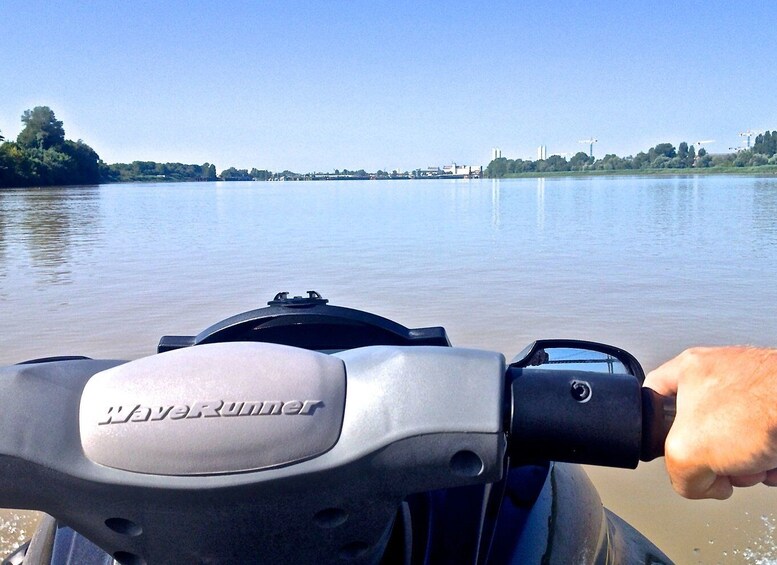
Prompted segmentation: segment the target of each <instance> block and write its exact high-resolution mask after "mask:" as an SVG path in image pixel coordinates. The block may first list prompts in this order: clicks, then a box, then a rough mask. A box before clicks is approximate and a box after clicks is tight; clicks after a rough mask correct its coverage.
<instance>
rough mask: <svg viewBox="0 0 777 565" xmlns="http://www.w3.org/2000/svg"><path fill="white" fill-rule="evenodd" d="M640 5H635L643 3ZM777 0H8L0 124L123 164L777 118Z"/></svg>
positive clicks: (415, 161)
mask: <svg viewBox="0 0 777 565" xmlns="http://www.w3.org/2000/svg"><path fill="white" fill-rule="evenodd" d="M631 4H633V5H631ZM775 22H777V2H773V1H763V2H761V1H751V2H731V1H730V0H729V1H726V2H717V1H707V2H667V1H663V0H659V1H654V2H650V3H646V2H638V3H637V2H633V3H628V2H623V1H619V2H615V1H599V2H595V1H590V2H571V1H556V2H540V1H536V2H501V1H494V2H458V1H448V2H416V1H407V2H406V1H398V0H392V1H385V2H359V1H338V0H334V1H313V0H310V1H308V2H299V1H294V0H287V1H282V2H281V1H279V2H274V1H273V2H258V1H257V2H249V1H245V2H234V1H229V0H225V1H221V2H194V1H193V2H182V1H173V0H161V1H160V0H156V1H153V2H146V1H130V2H126V1H122V2H111V1H98V0H95V1H93V2H78V1H71V2H49V1H46V2H41V1H37V0H33V1H30V0H0V130H2V133H3V134H4V135H5V136H6V137H15V136H16V135H17V134H18V132H19V130H20V128H21V123H20V121H19V117H20V115H21V113H22V112H23V111H24V110H25V109H28V108H32V107H34V106H36V105H48V106H50V107H51V108H52V109H53V110H54V111H55V112H56V114H57V117H58V118H59V119H61V120H63V121H64V123H65V131H66V134H67V137H68V138H72V139H77V138H82V139H84V141H86V142H87V143H89V144H90V145H92V147H94V149H95V150H97V152H98V153H99V154H100V156H101V157H102V158H103V159H104V160H105V161H107V162H109V163H114V162H129V161H132V160H136V159H138V160H155V161H181V162H185V163H202V162H205V161H209V162H212V163H215V164H216V166H217V168H218V170H219V171H221V170H222V169H224V168H227V167H229V166H236V167H238V168H250V167H254V166H255V167H258V168H268V169H271V170H276V171H278V170H283V169H291V170H295V171H301V172H304V171H321V170H333V169H335V168H340V169H342V168H348V169H356V168H362V167H363V168H366V169H367V170H375V169H379V168H381V169H394V168H401V169H413V168H417V167H425V166H427V165H443V164H448V163H451V162H453V161H455V162H457V163H459V164H486V163H488V161H489V159H490V150H491V148H492V147H495V146H496V147H500V148H501V149H502V153H503V155H504V156H505V157H523V158H532V159H533V158H536V147H537V146H538V145H540V144H545V145H547V147H548V154H549V155H550V154H552V153H566V152H575V151H578V150H580V149H585V147H584V146H583V145H582V144H579V143H578V140H581V139H585V138H587V137H589V136H594V137H597V138H598V139H599V143H598V144H597V145H596V146H595V149H594V152H595V154H596V155H599V156H601V155H604V154H605V153H617V154H619V155H627V154H633V153H636V152H638V151H640V150H642V149H647V148H648V147H649V146H652V145H655V144H656V143H659V142H663V141H670V142H672V143H674V144H675V145H677V144H678V143H679V142H680V141H683V140H686V141H688V142H691V143H692V142H694V141H698V140H702V139H715V140H716V143H715V144H712V145H710V147H709V150H710V151H712V152H720V151H726V150H728V148H729V147H731V146H734V145H738V144H740V143H741V142H742V140H741V138H740V137H739V136H738V133H739V132H741V131H744V130H746V129H748V128H750V129H753V130H759V131H761V130H764V129H766V128H769V129H777V57H775V47H774V38H775V31H774V26H775Z"/></svg>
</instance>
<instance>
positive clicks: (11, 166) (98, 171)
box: [0, 106, 302, 188]
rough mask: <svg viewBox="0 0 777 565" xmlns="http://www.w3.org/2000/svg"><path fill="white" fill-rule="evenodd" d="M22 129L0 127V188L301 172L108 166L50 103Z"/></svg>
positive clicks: (25, 117) (26, 118) (29, 114)
mask: <svg viewBox="0 0 777 565" xmlns="http://www.w3.org/2000/svg"><path fill="white" fill-rule="evenodd" d="M21 119H22V124H23V125H24V127H23V129H22V131H21V132H20V133H19V135H18V136H17V137H16V140H15V141H11V140H6V139H5V138H4V137H3V135H2V132H0V188H10V187H23V186H55V185H72V184H99V183H110V182H143V181H146V182H148V181H153V182H160V181H168V182H180V181H216V180H270V179H273V178H275V177H279V176H283V175H286V177H288V178H297V177H301V176H302V175H298V174H296V173H292V172H290V171H285V172H284V173H281V174H280V175H273V173H271V172H270V171H266V170H259V169H256V168H254V169H251V170H250V171H248V170H247V169H235V168H234V167H232V168H229V169H226V170H224V171H222V172H221V174H220V175H217V174H216V166H215V165H213V164H211V163H204V164H202V165H186V164H183V163H156V162H154V161H133V162H132V163H115V164H112V165H108V164H106V163H104V162H103V161H102V160H101V159H100V156H99V155H98V154H97V153H96V152H95V151H94V149H92V148H91V147H89V146H88V145H87V144H86V143H84V142H83V141H81V140H80V139H79V140H78V141H71V140H69V139H65V128H64V126H63V123H62V122H61V121H60V120H58V119H57V117H56V115H55V114H54V111H53V110H52V109H51V108H49V107H48V106H38V107H36V108H33V109H32V110H26V111H25V112H24V113H23V114H22V118H21Z"/></svg>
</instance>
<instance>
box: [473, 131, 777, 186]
mask: <svg viewBox="0 0 777 565" xmlns="http://www.w3.org/2000/svg"><path fill="white" fill-rule="evenodd" d="M761 165H777V131H772V132H768V131H767V132H764V133H762V134H760V135H758V136H757V137H756V138H755V144H754V145H753V147H752V148H751V149H747V150H741V151H738V152H736V153H727V154H721V155H711V154H709V153H707V151H706V150H705V149H704V148H703V147H702V148H700V149H699V151H698V152H697V151H696V148H695V147H694V146H693V145H690V146H689V145H688V143H686V142H685V141H683V142H682V143H680V145H679V146H678V147H677V148H675V146H674V145H672V144H671V143H659V144H658V145H656V146H655V147H651V148H650V149H648V151H646V152H645V151H640V152H639V153H637V154H636V155H634V156H632V155H629V156H627V157H619V156H618V155H615V154H613V153H609V154H607V155H605V156H604V157H602V158H601V159H594V158H593V157H591V156H589V155H588V154H587V153H584V152H582V151H580V152H578V153H576V154H575V155H574V156H573V157H572V158H570V159H569V160H567V159H566V158H565V157H562V156H560V155H551V156H550V157H548V158H547V159H538V160H537V161H531V160H523V159H506V158H504V157H500V158H499V159H494V160H493V161H491V162H490V163H489V164H488V166H487V167H486V169H485V171H484V176H486V177H490V178H499V177H504V176H507V175H510V174H519V173H552V172H565V171H619V170H649V169H659V170H660V169H689V168H709V167H758V166H761Z"/></svg>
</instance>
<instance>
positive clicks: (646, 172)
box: [499, 165, 777, 179]
mask: <svg viewBox="0 0 777 565" xmlns="http://www.w3.org/2000/svg"><path fill="white" fill-rule="evenodd" d="M677 175H685V176H694V175H704V176H709V175H746V176H763V177H774V176H777V165H761V166H758V167H700V168H692V169H688V168H684V169H615V170H612V171H552V172H549V171H545V172H541V173H540V172H528V173H507V174H506V175H504V176H503V177H499V178H505V179H507V178H542V177H611V176H626V177H642V176H656V177H668V176H672V177H674V176H677Z"/></svg>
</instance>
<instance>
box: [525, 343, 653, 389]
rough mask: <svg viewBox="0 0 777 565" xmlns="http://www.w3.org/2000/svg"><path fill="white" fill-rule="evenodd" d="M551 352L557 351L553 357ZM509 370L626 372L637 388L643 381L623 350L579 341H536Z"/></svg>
mask: <svg viewBox="0 0 777 565" xmlns="http://www.w3.org/2000/svg"><path fill="white" fill-rule="evenodd" d="M553 350H557V351H556V354H555V355H554V354H553V353H552V351H553ZM596 354H600V355H601V357H596ZM510 367H517V368H521V369H523V368H526V367H532V368H540V369H553V370H554V371H565V370H567V371H569V370H575V371H578V370H584V371H593V372H605V373H625V374H628V375H632V376H634V377H636V378H637V380H638V381H639V384H640V385H642V383H643V382H644V381H645V371H644V370H643V369H642V365H640V364H639V361H637V359H636V357H634V356H633V355H632V354H631V353H629V352H628V351H626V350H625V349H621V348H620V347H615V346H613V345H607V344H604V343H598V342H595V341H584V340H580V339H539V340H537V341H535V342H533V343H531V344H529V346H528V347H526V348H525V349H524V350H523V351H521V352H520V353H519V354H518V355H516V356H515V358H514V359H513V361H512V362H511V363H510Z"/></svg>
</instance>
